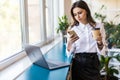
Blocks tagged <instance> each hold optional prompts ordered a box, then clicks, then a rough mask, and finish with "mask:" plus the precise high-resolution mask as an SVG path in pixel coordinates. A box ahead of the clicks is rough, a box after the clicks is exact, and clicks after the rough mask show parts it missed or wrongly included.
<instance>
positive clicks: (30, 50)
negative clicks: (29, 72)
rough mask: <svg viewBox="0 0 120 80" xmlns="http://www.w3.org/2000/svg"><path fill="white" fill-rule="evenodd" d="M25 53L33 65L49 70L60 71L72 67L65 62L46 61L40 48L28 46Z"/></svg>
mask: <svg viewBox="0 0 120 80" xmlns="http://www.w3.org/2000/svg"><path fill="white" fill-rule="evenodd" d="M25 51H26V53H27V55H28V57H29V59H30V60H31V62H32V63H33V64H36V65H39V66H41V67H43V68H46V69H49V70H52V69H58V68H62V67H66V66H69V65H70V64H69V63H65V62H60V61H55V60H49V59H48V60H47V59H45V57H44V55H43V54H42V51H41V49H40V47H37V46H33V45H26V46H25Z"/></svg>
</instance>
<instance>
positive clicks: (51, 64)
mask: <svg viewBox="0 0 120 80" xmlns="http://www.w3.org/2000/svg"><path fill="white" fill-rule="evenodd" d="M48 65H49V66H51V67H53V66H57V64H53V63H50V62H49V63H48Z"/></svg>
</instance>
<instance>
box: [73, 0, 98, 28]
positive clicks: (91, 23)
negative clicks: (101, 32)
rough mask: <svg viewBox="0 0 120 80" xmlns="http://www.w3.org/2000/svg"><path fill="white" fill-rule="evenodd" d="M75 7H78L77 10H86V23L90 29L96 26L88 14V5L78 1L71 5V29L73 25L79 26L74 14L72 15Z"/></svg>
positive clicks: (80, 0) (89, 13)
mask: <svg viewBox="0 0 120 80" xmlns="http://www.w3.org/2000/svg"><path fill="white" fill-rule="evenodd" d="M76 7H79V8H82V9H85V10H86V12H87V21H88V23H89V24H90V25H91V26H92V27H94V26H95V25H96V22H95V21H94V20H93V18H92V16H91V12H90V9H89V7H88V5H87V4H86V2H85V1H83V0H79V1H77V2H75V3H73V5H72V8H71V16H72V18H73V24H72V25H71V26H72V27H73V26H74V25H76V26H77V25H78V24H79V22H78V21H77V20H76V19H75V17H74V14H73V9H74V8H76Z"/></svg>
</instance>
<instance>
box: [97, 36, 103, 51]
mask: <svg viewBox="0 0 120 80" xmlns="http://www.w3.org/2000/svg"><path fill="white" fill-rule="evenodd" d="M96 41H97V44H98V48H99V49H100V50H101V49H102V48H103V42H102V37H101V36H98V37H97V39H96Z"/></svg>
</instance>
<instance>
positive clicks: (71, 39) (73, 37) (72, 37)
mask: <svg viewBox="0 0 120 80" xmlns="http://www.w3.org/2000/svg"><path fill="white" fill-rule="evenodd" d="M78 39H79V37H78V36H77V35H74V34H72V35H70V39H69V41H68V47H67V50H68V51H70V49H71V48H72V44H73V43H74V42H75V41H76V40H78Z"/></svg>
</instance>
